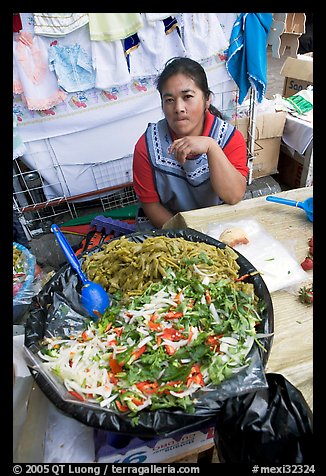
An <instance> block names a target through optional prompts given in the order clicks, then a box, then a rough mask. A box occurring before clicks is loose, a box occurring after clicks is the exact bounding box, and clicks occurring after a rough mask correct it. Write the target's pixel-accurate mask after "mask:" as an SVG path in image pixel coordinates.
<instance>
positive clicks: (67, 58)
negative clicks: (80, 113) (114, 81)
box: [48, 43, 96, 93]
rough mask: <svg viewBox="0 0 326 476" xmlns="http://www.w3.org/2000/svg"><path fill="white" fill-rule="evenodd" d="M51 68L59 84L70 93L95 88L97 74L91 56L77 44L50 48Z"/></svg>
mask: <svg viewBox="0 0 326 476" xmlns="http://www.w3.org/2000/svg"><path fill="white" fill-rule="evenodd" d="M48 51H49V68H50V70H51V71H53V70H54V71H55V73H56V75H57V78H58V84H59V85H60V86H61V88H62V89H64V90H65V91H67V92H68V93H72V92H76V91H86V90H87V89H92V88H94V87H95V78H96V72H95V70H94V68H93V65H92V58H91V56H90V55H89V54H88V53H86V51H85V50H84V49H83V48H82V47H81V46H80V45H78V44H77V43H76V44H74V45H71V46H60V45H57V44H56V45H51V46H49V49H48Z"/></svg>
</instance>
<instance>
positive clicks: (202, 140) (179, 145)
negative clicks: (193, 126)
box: [169, 136, 216, 165]
mask: <svg viewBox="0 0 326 476" xmlns="http://www.w3.org/2000/svg"><path fill="white" fill-rule="evenodd" d="M213 143H215V144H216V141H215V140H214V139H212V137H204V136H186V137H181V139H176V140H175V141H174V142H173V143H172V144H171V146H170V148H169V153H170V154H172V155H173V156H174V158H175V159H176V160H177V161H178V162H179V164H181V165H183V164H184V163H185V161H186V160H187V159H191V158H192V157H193V156H196V155H199V154H207V153H208V152H209V148H210V146H211V145H212V144H213Z"/></svg>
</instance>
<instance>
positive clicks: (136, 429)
mask: <svg viewBox="0 0 326 476" xmlns="http://www.w3.org/2000/svg"><path fill="white" fill-rule="evenodd" d="M149 236H167V237H170V238H175V237H182V238H185V239H187V240H189V241H193V242H198V241H201V242H205V243H208V244H211V245H214V246H217V247H219V248H224V247H225V246H226V245H225V244H224V243H222V242H220V241H218V240H215V239H213V238H211V237H209V236H207V235H204V234H203V233H200V232H198V231H196V230H193V229H190V228H187V229H184V230H157V231H152V232H147V233H145V234H144V233H143V232H138V233H133V234H130V235H128V236H127V238H128V240H131V241H134V242H140V243H141V242H143V241H144V240H145V239H146V238H147V237H149ZM99 249H100V247H99V248H98V249H97V248H94V249H92V250H91V251H90V252H89V255H91V254H93V253H96V252H97V251H98V250H99ZM237 254H238V255H239V256H238V259H237V262H238V264H239V266H240V269H239V275H243V274H246V273H252V272H254V271H256V269H255V268H254V267H253V266H252V264H251V263H250V262H249V261H248V260H247V259H246V258H245V257H244V256H242V255H241V254H240V253H237ZM248 282H251V283H253V285H254V287H255V293H256V295H257V296H258V297H259V298H260V299H262V300H263V301H264V303H265V309H264V310H263V311H262V321H261V323H260V324H259V326H257V333H260V334H266V337H264V338H262V339H260V342H261V344H262V346H263V347H264V348H265V349H266V352H263V351H262V349H261V347H258V345H257V344H254V345H253V348H252V349H251V351H250V354H249V356H250V357H251V364H250V365H249V366H248V367H247V368H246V369H243V370H242V371H241V372H239V373H238V374H234V376H233V377H232V378H230V379H228V380H225V381H224V382H222V383H221V384H220V385H218V386H217V387H216V389H215V390H214V391H211V392H205V393H204V392H202V393H201V394H200V395H199V396H198V397H197V404H196V411H195V413H186V412H184V411H182V410H178V409H169V408H168V409H159V410H156V411H146V409H145V410H143V411H141V412H139V418H138V424H137V425H136V426H135V425H134V424H133V423H132V420H131V418H130V417H129V416H128V415H124V414H121V413H118V412H116V411H114V410H109V409H105V408H103V409H102V408H100V407H99V406H98V405H92V404H90V403H87V402H85V403H80V402H79V401H77V400H75V399H73V398H72V397H71V396H70V394H68V395H67V391H66V389H65V388H64V387H63V385H59V384H58V382H55V381H54V379H53V378H52V377H51V376H49V375H44V373H42V371H41V368H40V366H39V363H38V362H37V360H36V359H37V357H38V356H37V353H38V351H39V349H40V340H41V339H42V338H43V337H44V336H48V335H52V336H57V335H61V336H66V337H67V336H69V334H70V332H71V329H74V332H75V331H77V330H80V329H83V326H84V320H85V310H84V309H83V307H82V305H81V298H80V294H81V293H80V288H81V283H80V281H79V280H78V277H77V275H76V273H75V272H74V271H73V270H72V269H71V267H70V266H69V265H65V266H64V267H63V268H62V269H60V270H59V271H58V272H57V273H56V275H55V276H53V278H52V279H51V280H50V281H49V282H48V283H47V284H46V285H45V287H44V288H43V290H42V291H41V292H40V293H39V295H38V296H37V297H36V298H35V299H34V300H33V302H32V306H31V310H30V313H29V318H28V320H27V322H26V325H25V347H26V349H27V353H28V357H29V361H28V365H29V367H30V371H31V373H32V375H33V377H34V379H35V380H36V382H37V384H38V385H39V387H40V388H41V390H42V391H43V392H44V393H45V395H46V396H47V397H48V398H49V399H50V400H51V401H52V403H54V404H55V405H56V407H57V408H59V409H60V410H62V411H63V412H64V413H66V414H68V415H69V416H72V417H73V418H75V419H77V420H79V421H81V422H82V423H84V424H86V425H89V426H93V427H94V428H98V429H102V430H109V431H111V432H119V433H120V434H128V435H132V436H141V437H153V436H157V435H159V436H167V435H171V434H172V433H173V432H178V431H180V430H181V429H183V430H185V431H186V430H188V429H193V428H194V427H195V426H196V425H205V424H206V423H207V422H210V421H212V419H213V418H214V417H215V416H216V414H217V413H218V412H219V410H220V407H221V405H223V401H224V400H225V399H227V398H229V397H230V396H234V395H239V394H243V393H248V392H249V391H253V390H256V389H257V388H262V387H263V388H265V387H266V386H267V383H266V379H265V371H264V366H265V365H266V363H267V359H268V356H269V353H270V349H271V345H272V340H273V338H272V335H273V331H274V312H273V306H272V300H271V296H270V294H269V291H268V289H267V287H266V284H265V282H264V281H263V279H262V277H261V276H260V275H259V274H254V275H253V276H251V277H250V278H249V279H248Z"/></svg>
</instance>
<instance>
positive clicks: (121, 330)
mask: <svg viewBox="0 0 326 476" xmlns="http://www.w3.org/2000/svg"><path fill="white" fill-rule="evenodd" d="M112 330H113V331H114V332H115V333H116V334H117V336H118V337H120V336H121V334H122V332H123V327H115V328H114V329H112Z"/></svg>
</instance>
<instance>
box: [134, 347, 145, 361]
mask: <svg viewBox="0 0 326 476" xmlns="http://www.w3.org/2000/svg"><path fill="white" fill-rule="evenodd" d="M145 350H146V344H145V345H143V346H142V347H140V348H139V349H136V350H134V351H133V353H132V355H133V356H134V360H137V359H139V357H140V356H141V355H142V354H143V353H144V352H145Z"/></svg>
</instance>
